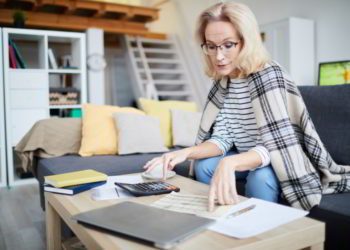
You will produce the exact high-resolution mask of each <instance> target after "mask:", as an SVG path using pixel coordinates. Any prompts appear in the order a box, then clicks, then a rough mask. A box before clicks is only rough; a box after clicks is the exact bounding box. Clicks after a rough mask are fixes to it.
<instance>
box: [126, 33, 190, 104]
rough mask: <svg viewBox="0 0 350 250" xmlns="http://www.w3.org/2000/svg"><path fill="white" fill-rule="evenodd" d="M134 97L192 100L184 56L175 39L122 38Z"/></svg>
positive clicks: (170, 37)
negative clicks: (132, 77)
mask: <svg viewBox="0 0 350 250" xmlns="http://www.w3.org/2000/svg"><path fill="white" fill-rule="evenodd" d="M125 42H126V47H127V50H128V60H129V61H130V64H129V65H131V67H132V72H133V75H134V79H135V81H136V83H134V84H135V85H136V86H134V88H133V89H135V87H136V89H137V90H136V91H135V92H136V93H135V94H136V97H137V98H138V97H146V98H150V99H155V100H188V101H195V100H194V99H195V98H194V92H193V89H192V86H191V83H190V81H189V79H190V78H189V72H188V70H187V69H186V66H185V65H186V64H185V62H184V57H183V55H182V53H181V51H180V49H179V45H178V44H177V41H176V39H175V37H172V36H169V37H168V38H167V39H166V40H159V39H149V38H143V37H132V36H125Z"/></svg>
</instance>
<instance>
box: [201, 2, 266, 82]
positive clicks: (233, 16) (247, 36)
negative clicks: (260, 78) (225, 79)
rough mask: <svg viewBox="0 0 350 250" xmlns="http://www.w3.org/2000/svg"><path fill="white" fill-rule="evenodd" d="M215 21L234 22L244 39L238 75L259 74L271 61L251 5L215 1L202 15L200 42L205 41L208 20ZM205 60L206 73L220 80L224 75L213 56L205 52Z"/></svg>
mask: <svg viewBox="0 0 350 250" xmlns="http://www.w3.org/2000/svg"><path fill="white" fill-rule="evenodd" d="M215 21H224V22H230V23H231V24H232V25H233V26H234V28H235V29H236V30H237V32H238V35H239V37H240V40H241V42H242V48H241V51H240V52H239V54H238V56H237V58H236V60H235V65H236V69H237V77H239V78H242V77H246V76H248V75H250V74H251V73H255V72H257V71H259V69H261V68H262V67H263V66H264V65H265V64H266V63H267V62H269V61H270V56H269V54H268V52H267V51H266V49H265V47H264V45H263V43H262V40H261V36H260V31H259V27H258V23H257V21H256V18H255V16H254V14H253V12H252V11H251V10H250V9H249V7H248V6H246V5H244V4H240V3H234V2H227V3H218V4H215V5H213V6H212V7H210V8H208V9H206V10H204V11H203V12H202V13H201V15H200V16H199V18H198V21H197V29H196V40H197V41H198V42H199V44H200V45H201V44H203V43H204V42H205V29H206V27H207V25H208V23H210V22H215ZM204 59H205V64H206V74H207V75H208V76H209V77H213V78H214V79H219V78H220V77H221V76H219V75H218V74H217V73H216V72H215V70H214V67H213V65H212V63H211V61H210V59H209V56H208V55H204Z"/></svg>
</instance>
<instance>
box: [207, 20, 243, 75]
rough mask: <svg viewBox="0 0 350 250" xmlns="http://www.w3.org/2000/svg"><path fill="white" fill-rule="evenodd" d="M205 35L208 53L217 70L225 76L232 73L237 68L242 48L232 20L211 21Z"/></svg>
mask: <svg viewBox="0 0 350 250" xmlns="http://www.w3.org/2000/svg"><path fill="white" fill-rule="evenodd" d="M204 35H205V42H204V44H205V46H206V49H207V54H209V55H208V56H209V58H210V61H211V63H212V65H213V67H214V69H215V71H216V72H217V73H218V74H219V75H223V76H227V75H230V74H232V73H233V71H234V70H235V68H236V66H235V59H236V58H237V56H238V54H239V52H240V50H241V48H242V41H241V40H240V39H239V36H238V32H237V31H236V29H235V28H234V26H233V25H232V24H231V23H230V22H224V21H215V22H210V23H208V25H207V27H206V29H205V34H204Z"/></svg>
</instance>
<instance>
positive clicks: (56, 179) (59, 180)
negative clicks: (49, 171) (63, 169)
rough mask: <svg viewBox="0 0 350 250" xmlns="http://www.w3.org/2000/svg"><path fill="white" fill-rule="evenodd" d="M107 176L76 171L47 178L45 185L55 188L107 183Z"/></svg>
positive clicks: (99, 173) (89, 170)
mask: <svg viewBox="0 0 350 250" xmlns="http://www.w3.org/2000/svg"><path fill="white" fill-rule="evenodd" d="M107 177H108V176H107V175H106V174H104V173H101V172H98V171H95V170H92V169H87V170H81V171H74V172H69V173H65V174H55V175H49V176H45V177H44V179H45V183H46V184H50V185H52V186H54V187H67V186H73V185H79V184H84V183H90V182H98V181H106V180H107Z"/></svg>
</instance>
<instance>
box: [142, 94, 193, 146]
mask: <svg viewBox="0 0 350 250" xmlns="http://www.w3.org/2000/svg"><path fill="white" fill-rule="evenodd" d="M139 104H140V107H141V109H142V110H143V111H145V112H146V113H147V115H151V116H154V117H158V118H159V120H160V129H161V133H162V137H163V140H164V144H165V146H167V147H172V146H173V144H172V134H171V131H172V130H171V113H170V109H175V108H176V109H180V110H186V111H192V112H196V111H197V105H196V103H194V102H188V101H171V100H170V101H156V100H149V99H144V98H140V99H139Z"/></svg>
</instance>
